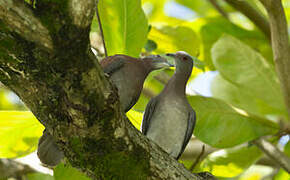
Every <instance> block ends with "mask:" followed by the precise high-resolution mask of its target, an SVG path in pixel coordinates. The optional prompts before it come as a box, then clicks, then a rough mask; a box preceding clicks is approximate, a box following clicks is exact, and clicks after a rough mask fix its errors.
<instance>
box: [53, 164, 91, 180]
mask: <svg viewBox="0 0 290 180" xmlns="http://www.w3.org/2000/svg"><path fill="white" fill-rule="evenodd" d="M53 174H54V179H55V180H67V179H69V180H90V178H88V177H87V176H86V175H85V174H83V173H82V172H80V171H79V170H77V169H76V168H73V167H72V166H71V165H69V164H63V163H61V164H59V165H57V166H56V167H55V168H54V170H53Z"/></svg>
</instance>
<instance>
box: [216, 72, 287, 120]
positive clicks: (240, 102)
mask: <svg viewBox="0 0 290 180" xmlns="http://www.w3.org/2000/svg"><path fill="white" fill-rule="evenodd" d="M211 92H212V94H213V96H214V97H216V98H219V99H222V100H224V101H226V102H228V103H230V104H232V105H234V106H235V107H237V108H240V109H243V110H245V111H247V112H249V113H253V114H257V115H260V116H266V115H268V114H283V113H284V112H283V111H281V110H279V109H276V108H272V107H271V106H269V105H268V104H267V103H265V102H264V100H263V99H261V98H259V97H257V96H255V94H252V93H251V92H249V91H248V90H247V89H244V88H242V87H240V86H237V85H236V84H234V83H231V82H229V81H227V80H225V79H224V78H223V77H222V76H221V75H220V74H218V75H217V76H216V77H215V78H214V80H213V81H212V83H211Z"/></svg>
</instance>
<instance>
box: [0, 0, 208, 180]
mask: <svg viewBox="0 0 290 180" xmlns="http://www.w3.org/2000/svg"><path fill="white" fill-rule="evenodd" d="M94 10H95V2H94V0H63V1H47V0H43V1H36V4H35V7H32V6H31V5H29V4H27V3H25V2H24V1H19V0H4V1H0V80H1V82H2V83H3V84H5V85H6V86H7V87H9V88H10V89H11V90H13V91H14V92H15V93H16V94H17V95H18V96H19V97H20V98H21V99H22V101H23V102H24V103H25V104H26V105H27V107H28V108H29V109H30V110H31V111H32V112H33V114H34V115H35V116H36V117H37V119H38V120H39V121H40V122H41V123H42V124H43V125H44V126H45V127H46V129H47V130H48V131H49V132H50V133H51V134H52V135H53V137H54V138H55V140H56V142H57V143H58V145H59V147H60V148H61V150H62V151H63V152H64V154H65V156H66V158H67V159H68V161H69V162H70V163H71V164H72V166H74V167H77V168H78V169H80V170H82V171H83V172H85V173H86V174H87V175H89V176H90V177H92V178H94V179H112V178H116V179H135V178H137V177H138V179H167V180H168V179H203V178H202V176H199V175H194V174H192V173H190V172H189V171H187V170H186V169H185V168H184V166H183V165H181V164H180V163H178V162H177V161H176V160H175V159H173V158H171V157H170V156H168V154H166V153H165V152H164V151H163V150H162V149H160V148H159V147H158V146H157V145H156V144H154V143H152V142H150V141H149V140H148V139H147V138H146V137H144V136H143V135H142V134H141V133H140V132H139V131H137V130H136V129H135V128H134V127H133V126H132V125H131V124H130V122H129V121H128V119H127V118H126V116H125V115H124V113H123V112H121V110H120V106H119V100H118V96H117V93H116V88H114V87H113V86H112V85H111V83H110V82H109V81H108V80H107V79H106V78H105V76H104V74H103V72H102V70H101V68H100V65H99V63H98V61H97V59H96V57H95V56H94V55H93V54H92V52H91V50H90V45H89V32H90V25H91V21H92V18H93V15H94Z"/></svg>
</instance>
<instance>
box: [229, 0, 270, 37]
mask: <svg viewBox="0 0 290 180" xmlns="http://www.w3.org/2000/svg"><path fill="white" fill-rule="evenodd" d="M224 1H226V2H227V3H228V4H229V5H230V6H232V7H233V8H235V9H236V10H238V11H240V12H241V13H242V14H244V15H245V16H246V17H247V18H249V19H250V20H251V21H252V22H253V23H254V24H255V25H256V26H257V27H258V28H259V29H260V30H261V31H262V32H263V33H264V34H265V36H266V37H267V38H268V39H271V32H270V25H269V22H268V20H267V19H266V18H265V17H264V16H263V15H262V14H261V13H260V12H259V11H257V10H256V9H255V8H253V7H252V6H251V5H250V4H249V3H247V2H246V1H241V0H224Z"/></svg>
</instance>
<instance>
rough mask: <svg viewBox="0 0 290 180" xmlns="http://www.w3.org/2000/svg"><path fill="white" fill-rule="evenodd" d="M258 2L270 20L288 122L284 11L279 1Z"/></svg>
mask: <svg viewBox="0 0 290 180" xmlns="http://www.w3.org/2000/svg"><path fill="white" fill-rule="evenodd" d="M260 1H261V2H262V3H263V5H264V6H265V8H266V10H267V12H268V15H269V18H270V27H271V41H272V49H273V54H274V62H275V65H276V71H277V73H278V77H279V79H280V83H281V87H282V91H283V95H284V101H285V104H286V108H287V110H288V119H289V120H290V47H289V41H288V28H287V21H286V17H285V13H284V9H283V6H282V2H281V0H260Z"/></svg>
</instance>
